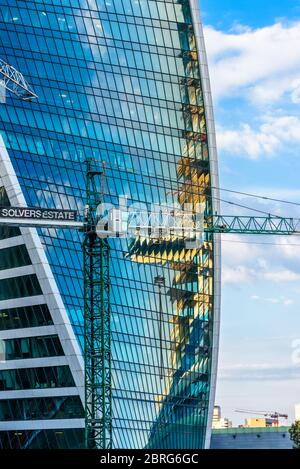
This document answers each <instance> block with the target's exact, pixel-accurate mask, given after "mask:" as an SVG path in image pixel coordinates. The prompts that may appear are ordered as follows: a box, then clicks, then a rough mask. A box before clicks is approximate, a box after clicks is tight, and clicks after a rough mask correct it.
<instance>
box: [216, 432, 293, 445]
mask: <svg viewBox="0 0 300 469" xmlns="http://www.w3.org/2000/svg"><path fill="white" fill-rule="evenodd" d="M210 447H211V449H292V447H293V443H292V441H291V439H290V435H289V427H259V428H253V427H252V428H251V427H248V428H246V427H241V428H223V429H213V431H212V436H211V445H210Z"/></svg>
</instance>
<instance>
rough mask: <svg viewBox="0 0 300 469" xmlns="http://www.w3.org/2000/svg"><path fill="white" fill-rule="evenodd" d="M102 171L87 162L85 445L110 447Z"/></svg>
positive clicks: (108, 345) (106, 256)
mask: <svg viewBox="0 0 300 469" xmlns="http://www.w3.org/2000/svg"><path fill="white" fill-rule="evenodd" d="M102 176H103V173H102V172H100V171H97V170H93V169H92V163H91V162H90V161H88V162H87V175H86V177H87V187H86V190H87V206H86V226H85V239H84V242H83V255H84V361H85V444H86V448H95V449H96V448H100V449H107V448H111V444H112V443H111V441H112V396H111V388H112V386H111V346H110V336H111V333H110V302H109V290H110V281H109V245H108V242H107V240H103V239H100V238H99V237H98V236H97V234H96V223H97V218H96V213H97V207H98V205H99V203H100V202H101V201H102V196H103V190H102Z"/></svg>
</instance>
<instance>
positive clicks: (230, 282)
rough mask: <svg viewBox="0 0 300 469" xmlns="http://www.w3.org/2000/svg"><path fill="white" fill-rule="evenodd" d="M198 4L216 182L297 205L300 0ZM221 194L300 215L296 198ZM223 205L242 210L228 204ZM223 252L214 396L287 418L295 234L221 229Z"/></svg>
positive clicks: (298, 330) (294, 349) (293, 367)
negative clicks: (215, 148)
mask: <svg viewBox="0 0 300 469" xmlns="http://www.w3.org/2000/svg"><path fill="white" fill-rule="evenodd" d="M200 6H201V11H202V19H203V23H204V27H205V38H206V46H207V52H208V60H209V65H210V74H211V82H212V92H213V99H214V107H215V119H216V127H217V140H218V149H219V168H220V187H222V188H228V189H234V190H238V191H245V192H250V193H256V194H262V195H266V196H269V197H274V198H277V199H285V200H291V201H294V202H298V203H299V204H300V184H299V175H300V113H299V105H300V47H299V45H300V1H296V0H285V1H284V2H283V1H282V0H281V1H277V0H265V1H261V0H260V1H258V0H252V1H250V0H247V1H246V0H239V1H238V0H201V2H200ZM222 197H223V198H224V199H226V200H233V201H235V202H238V203H242V204H244V205H247V206H249V207H251V208H252V207H253V208H257V209H260V210H263V211H266V212H270V213H276V214H280V215H284V216H294V217H299V218H300V206H296V205H295V206H293V205H288V204H282V203H277V202H268V201H265V200H260V199H253V198H250V197H246V196H234V195H230V194H229V193H226V192H222ZM222 211H223V213H224V214H230V213H233V212H234V213H240V214H243V213H246V212H245V211H244V212H243V211H242V210H240V209H235V208H234V207H232V206H230V205H228V204H226V203H223V205H222ZM248 213H252V212H248ZM253 213H254V212H253ZM262 243H263V244H262ZM222 251H223V260H222V274H223V283H222V322H221V343H220V360H219V378H218V387H217V403H218V404H220V405H221V406H222V410H223V416H228V417H230V418H231V419H232V420H233V421H234V423H235V424H238V423H243V418H244V417H247V415H242V414H238V413H235V412H234V409H237V408H244V409H245V408H246V409H258V410H260V409H261V410H270V411H282V412H287V413H288V414H289V415H290V419H289V420H290V421H291V420H293V418H294V405H295V404H296V403H299V402H300V353H298V351H299V348H300V346H299V344H300V299H299V297H300V238H299V237H297V236H294V237H289V238H286V237H285V238H282V237H270V236H260V237H258V236H257V237H249V236H233V235H223V244H222Z"/></svg>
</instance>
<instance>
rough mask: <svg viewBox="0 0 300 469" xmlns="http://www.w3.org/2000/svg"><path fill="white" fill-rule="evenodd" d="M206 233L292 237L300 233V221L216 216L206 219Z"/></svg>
mask: <svg viewBox="0 0 300 469" xmlns="http://www.w3.org/2000/svg"><path fill="white" fill-rule="evenodd" d="M204 231H207V232H212V233H243V234H267V235H270V234H275V235H276V234H277V235H291V234H295V233H297V232H298V231H299V220H296V219H294V218H284V217H276V216H271V215H269V216H267V217H249V216H231V215H214V216H212V217H208V218H206V219H205V223H204Z"/></svg>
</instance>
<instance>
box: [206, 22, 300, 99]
mask: <svg viewBox="0 0 300 469" xmlns="http://www.w3.org/2000/svg"><path fill="white" fill-rule="evenodd" d="M205 37H206V45H207V51H208V60H209V65H210V73H211V80H212V89H213V94H214V98H217V99H218V98H222V97H225V96H230V95H232V94H236V95H239V94H242V95H243V96H247V97H248V98H249V99H250V100H253V101H256V102H259V103H266V102H274V101H275V100H279V99H280V98H281V97H282V96H283V95H284V94H285V93H289V96H290V99H292V100H293V101H294V100H295V96H296V100H297V97H298V96H299V95H298V91H295V89H296V90H297V88H298V85H297V83H298V81H299V79H300V48H299V43H300V22H295V23H293V24H288V25H285V24H283V23H281V22H278V23H275V24H274V25H272V26H267V27H263V28H258V29H249V28H241V27H239V28H235V29H234V30H233V32H230V33H226V32H223V31H218V30H216V29H214V28H212V27H206V28H205ZM295 93H296V94H295ZM291 94H292V96H291ZM297 102H298V101H297Z"/></svg>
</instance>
